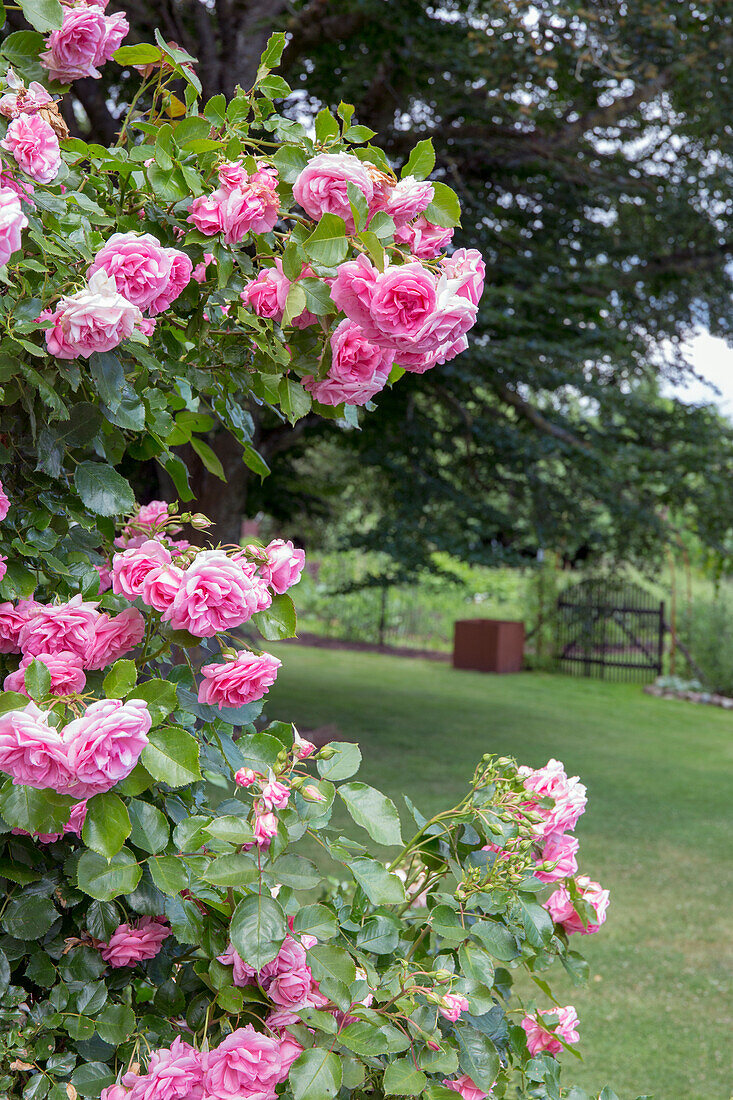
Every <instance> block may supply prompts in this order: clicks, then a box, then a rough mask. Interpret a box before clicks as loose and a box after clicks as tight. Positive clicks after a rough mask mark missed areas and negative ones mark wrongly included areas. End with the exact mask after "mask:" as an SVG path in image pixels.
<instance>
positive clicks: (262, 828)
mask: <svg viewBox="0 0 733 1100" xmlns="http://www.w3.org/2000/svg"><path fill="white" fill-rule="evenodd" d="M254 835H255V844H256V845H257V847H258V848H269V847H270V842H271V840H272V838H273V837H275V836H277V818H276V817H275V815H274V814H271V813H265V814H257V816H256V817H255V824H254Z"/></svg>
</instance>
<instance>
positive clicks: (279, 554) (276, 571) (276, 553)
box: [265, 539, 305, 595]
mask: <svg viewBox="0 0 733 1100" xmlns="http://www.w3.org/2000/svg"><path fill="white" fill-rule="evenodd" d="M265 553H266V554H267V561H268V568H269V584H270V586H271V587H272V588H273V589H274V591H275V592H277V593H278V595H282V594H283V593H284V592H287V590H288V589H289V588H292V587H293V585H295V584H297V583H298V581H299V580H300V574H301V573H302V572H303V566H304V565H305V550H296V548H295V546H293V544H292V542H290V540H289V539H288V540H287V541H286V540H284V539H273V540H272V542H269V543H268V544H267V546H266V547H265Z"/></svg>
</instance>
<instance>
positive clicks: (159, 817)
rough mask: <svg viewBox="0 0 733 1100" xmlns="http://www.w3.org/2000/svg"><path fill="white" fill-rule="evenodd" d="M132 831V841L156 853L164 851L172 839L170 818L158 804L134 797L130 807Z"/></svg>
mask: <svg viewBox="0 0 733 1100" xmlns="http://www.w3.org/2000/svg"><path fill="white" fill-rule="evenodd" d="M128 810H129V813H130V823H131V825H132V831H131V833H130V843H131V844H134V845H135V847H136V848H142V849H143V851H144V852H150V853H151V855H154V854H155V853H156V852H160V851H162V849H163V848H165V846H166V844H167V843H168V841H169V839H170V826H169V824H168V819H167V817H166V816H165V814H164V813H162V812H161V811H160V810H159V809H158V808H157V806H151V805H150V803H149V802H142V801H141V800H140V799H138V798H133V800H132V801H131V802H130V805H129V807H128Z"/></svg>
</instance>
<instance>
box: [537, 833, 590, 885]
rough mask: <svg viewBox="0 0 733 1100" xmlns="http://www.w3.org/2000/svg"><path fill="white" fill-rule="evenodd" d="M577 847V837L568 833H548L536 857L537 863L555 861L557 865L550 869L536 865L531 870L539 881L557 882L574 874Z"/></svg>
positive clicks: (576, 865) (576, 864) (576, 868)
mask: <svg viewBox="0 0 733 1100" xmlns="http://www.w3.org/2000/svg"><path fill="white" fill-rule="evenodd" d="M578 847H579V845H578V839H577V837H574V836H570V835H569V834H568V833H550V835H549V836H546V837H545V838H544V840H543V845H542V852H541V854H540V855H539V856H538V857H536V858H537V862H538V864H542V863H557V866H556V867H554V868H553V869H552V870H551V871H543V870H542V868H541V866H537V867H535V869H534V871H533V874H534V877H535V878H538V879H539V880H540V882H557V881H558V880H559V879H562V878H569V877H570V876H571V875H574V874H576V873H577V870H578V863H577V860H576V858H575V857H576V855H577V853H578Z"/></svg>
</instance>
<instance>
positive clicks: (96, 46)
mask: <svg viewBox="0 0 733 1100" xmlns="http://www.w3.org/2000/svg"><path fill="white" fill-rule="evenodd" d="M128 30H129V25H128V23H127V20H126V19H125V17H124V15H123V14H122V12H116V13H115V14H114V15H104V12H103V9H102V7H100V6H99V5H97V4H92V3H83V2H82V3H77V4H75V5H74V6H73V7H67V8H66V9H65V10H64V19H63V22H62V24H61V27H60V28H59V29H58V30H55V31H52V32H51V33H50V34H49V36H48V38H47V39H46V46H47V49H46V51H45V53H42V54H40V56H39V58H38V60H39V61H40V62H41V64H42V65H43V66H44V68H46V69H48V72H49V76H50V78H51V80H58V81H59V82H60V83H61V84H70V83H71V82H72V80H80V79H81V78H82V77H85V76H91V77H93V78H94V79H95V80H96V79H98V78H99V77H100V76H101V75H102V74H101V73H100V72H99V69H98V66H99V65H102V64H104V62H105V61H109V60H110V59H111V57H112V54H113V53H114V52H115V50H116V49H117V48H118V46H119V45H120V44H121V42H122V40H123V39H124V38H125V36H126V34H127V32H128Z"/></svg>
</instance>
